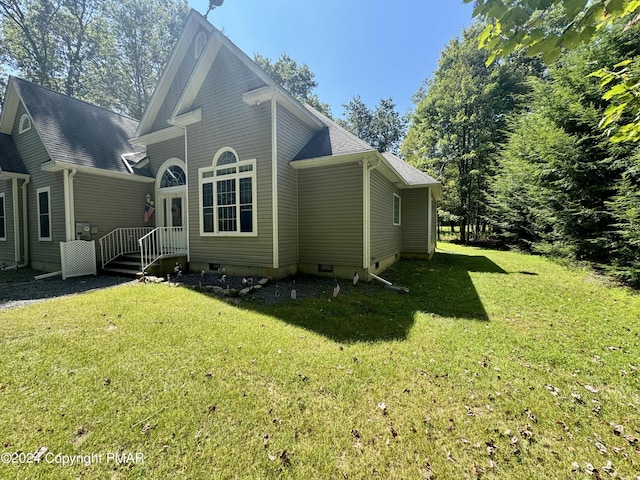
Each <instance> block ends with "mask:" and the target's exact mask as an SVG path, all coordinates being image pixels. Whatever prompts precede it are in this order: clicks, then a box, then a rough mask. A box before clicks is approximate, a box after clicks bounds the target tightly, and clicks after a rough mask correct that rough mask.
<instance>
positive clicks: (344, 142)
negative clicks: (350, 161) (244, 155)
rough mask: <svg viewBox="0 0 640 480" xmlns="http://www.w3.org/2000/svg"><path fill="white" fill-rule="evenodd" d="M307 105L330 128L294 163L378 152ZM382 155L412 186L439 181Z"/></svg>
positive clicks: (306, 146)
mask: <svg viewBox="0 0 640 480" xmlns="http://www.w3.org/2000/svg"><path fill="white" fill-rule="evenodd" d="M305 107H306V108H307V109H308V110H309V111H310V112H311V113H312V114H313V115H315V116H316V117H317V118H318V119H319V120H320V121H321V122H322V123H324V124H325V125H326V127H325V128H324V129H323V130H321V131H320V132H318V133H316V134H315V135H314V136H313V138H312V139H311V140H310V141H309V142H308V143H307V144H306V145H305V146H304V147H303V148H302V150H300V151H299V152H298V154H297V155H296V156H295V157H294V159H293V161H294V162H295V161H297V160H306V159H312V158H322V157H330V156H340V155H349V154H352V153H363V152H375V151H376V150H375V149H374V148H373V147H372V146H371V145H369V144H368V143H367V142H365V141H364V140H361V139H359V138H358V137H356V136H355V135H354V134H352V133H351V132H349V131H347V130H345V129H344V128H342V127H341V126H340V125H338V124H337V123H336V122H334V121H333V120H331V119H329V118H328V117H326V116H325V115H323V114H322V113H320V112H318V111H317V110H316V109H315V108H313V107H310V106H309V105H305ZM382 156H383V157H384V158H385V160H386V161H387V162H388V163H389V165H390V166H391V168H393V169H394V170H395V171H396V173H397V174H398V176H399V177H400V178H401V179H402V180H403V181H404V182H405V183H406V184H407V185H408V186H418V185H438V184H439V182H438V181H437V180H436V179H435V178H433V177H430V176H429V175H427V174H426V173H424V172H422V171H420V170H418V169H417V168H415V167H414V166H412V165H409V164H408V163H407V162H405V161H404V160H402V159H401V158H398V157H396V156H395V155H394V154H392V153H388V152H387V153H383V154H382Z"/></svg>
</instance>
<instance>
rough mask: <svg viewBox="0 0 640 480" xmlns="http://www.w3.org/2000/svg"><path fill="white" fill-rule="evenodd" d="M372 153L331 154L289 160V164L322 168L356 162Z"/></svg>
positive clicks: (297, 168) (296, 168)
mask: <svg viewBox="0 0 640 480" xmlns="http://www.w3.org/2000/svg"><path fill="white" fill-rule="evenodd" d="M370 155H371V152H368V151H365V152H359V153H352V154H350V155H342V156H330V157H318V158H309V159H305V160H292V161H290V162H289V165H291V167H293V169H294V170H305V169H307V168H320V167H328V166H332V165H341V164H345V163H356V162H361V161H364V160H365V159H366V158H367V157H369V156H370Z"/></svg>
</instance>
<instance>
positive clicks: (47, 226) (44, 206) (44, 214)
mask: <svg viewBox="0 0 640 480" xmlns="http://www.w3.org/2000/svg"><path fill="white" fill-rule="evenodd" d="M37 196H38V240H40V241H51V188H50V187H44V188H39V189H38V190H37Z"/></svg>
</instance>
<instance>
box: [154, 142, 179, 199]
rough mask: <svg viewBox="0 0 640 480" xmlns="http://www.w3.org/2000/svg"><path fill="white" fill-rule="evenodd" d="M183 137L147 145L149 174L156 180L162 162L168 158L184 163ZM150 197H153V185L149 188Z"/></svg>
mask: <svg viewBox="0 0 640 480" xmlns="http://www.w3.org/2000/svg"><path fill="white" fill-rule="evenodd" d="M184 154H185V152H184V136H180V137H177V138H173V139H171V140H166V141H164V142H160V143H156V144H154V145H149V146H148V147H147V155H148V156H149V163H150V165H149V166H150V168H151V172H152V173H153V175H154V176H155V177H156V178H157V177H158V173H159V171H158V170H159V169H160V167H161V166H162V164H163V163H164V162H166V161H167V160H169V159H170V158H178V159H180V160H182V161H183V162H184V160H185V158H184ZM148 188H149V189H150V193H151V196H152V197H153V196H154V189H155V184H153V183H152V184H150V185H149V187H148Z"/></svg>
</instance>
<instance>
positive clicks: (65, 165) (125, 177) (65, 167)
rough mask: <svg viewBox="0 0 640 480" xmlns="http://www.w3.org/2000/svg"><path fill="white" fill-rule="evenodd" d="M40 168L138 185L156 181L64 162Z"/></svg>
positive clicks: (52, 163)
mask: <svg viewBox="0 0 640 480" xmlns="http://www.w3.org/2000/svg"><path fill="white" fill-rule="evenodd" d="M41 168H42V171H44V172H62V171H64V170H76V171H78V172H82V173H88V174H91V175H97V176H100V177H107V178H117V179H120V180H131V181H134V182H140V183H153V182H155V181H156V179H155V178H151V177H143V176H137V175H129V174H126V173H118V172H112V171H109V170H104V169H102V168H95V167H87V166H85V165H74V164H72V163H66V162H54V161H52V160H50V161H48V162H45V163H43V164H42V167H41Z"/></svg>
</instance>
